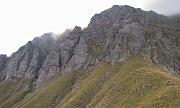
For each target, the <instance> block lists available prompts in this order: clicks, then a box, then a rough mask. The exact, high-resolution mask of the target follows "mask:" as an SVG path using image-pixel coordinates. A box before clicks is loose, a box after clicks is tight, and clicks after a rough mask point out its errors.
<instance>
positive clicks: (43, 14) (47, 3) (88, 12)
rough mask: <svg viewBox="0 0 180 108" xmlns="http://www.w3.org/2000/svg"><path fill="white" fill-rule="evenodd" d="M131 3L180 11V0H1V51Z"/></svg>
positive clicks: (83, 24) (160, 10)
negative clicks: (113, 7)
mask: <svg viewBox="0 0 180 108" xmlns="http://www.w3.org/2000/svg"><path fill="white" fill-rule="evenodd" d="M115 4H116V5H130V6H132V7H135V8H142V9H143V10H146V11H149V10H153V11H156V12H157V13H160V14H166V15H167V14H168V15H169V14H175V13H180V6H179V5H180V0H0V54H7V55H10V54H11V53H13V52H15V51H17V50H18V48H19V47H21V46H22V45H24V44H26V43H27V42H28V41H29V40H32V39H33V38H34V37H35V36H41V35H42V34H44V33H47V32H53V33H62V32H63V31H64V30H65V29H66V28H73V27H74V26H76V25H78V26H81V27H86V26H87V25H88V23H89V22H90V19H91V17H92V16H93V15H94V14H95V13H99V12H101V11H103V10H105V9H108V8H110V7H112V6H113V5H115Z"/></svg>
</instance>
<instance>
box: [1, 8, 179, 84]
mask: <svg viewBox="0 0 180 108" xmlns="http://www.w3.org/2000/svg"><path fill="white" fill-rule="evenodd" d="M179 43H180V23H179V20H177V18H169V17H166V16H164V15H160V14H157V13H155V12H153V11H143V10H141V9H139V8H138V9H135V8H133V7H130V6H118V5H114V6H113V7H111V8H110V9H107V10H105V11H103V12H101V13H99V14H95V15H94V16H93V17H92V18H91V21H90V23H89V25H88V27H87V28H85V29H83V30H82V29H81V27H78V26H76V27H75V28H74V29H73V30H72V31H70V30H66V32H65V33H64V34H62V35H61V36H59V37H56V38H54V37H53V33H46V34H44V35H42V36H41V37H36V38H34V39H33V40H32V41H29V42H28V43H27V44H26V45H24V46H22V47H21V48H19V50H18V51H17V52H15V53H13V54H12V56H11V57H10V58H9V60H8V62H6V58H7V57H4V59H3V60H1V58H2V57H1V56H0V73H1V74H0V78H1V80H2V79H3V78H4V77H6V79H7V78H9V77H12V76H16V77H19V78H33V79H35V82H37V84H39V82H41V81H42V80H43V79H45V78H47V77H48V76H51V75H54V74H57V73H67V72H72V71H76V70H80V69H86V68H90V67H92V66H95V65H96V64H98V63H99V62H100V61H101V60H106V61H110V62H111V64H114V63H115V62H124V61H127V60H128V58H129V57H130V56H131V55H133V54H141V55H143V56H144V58H146V59H147V60H149V61H151V62H154V63H156V64H157V65H159V66H161V67H163V68H164V69H166V70H168V71H169V72H170V73H173V74H174V73H175V74H180V44H179ZM2 61H5V62H2ZM5 64H6V66H5ZM2 70H3V71H2Z"/></svg>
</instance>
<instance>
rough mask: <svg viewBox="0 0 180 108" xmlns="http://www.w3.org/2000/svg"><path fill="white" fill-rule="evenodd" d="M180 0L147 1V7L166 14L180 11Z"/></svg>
mask: <svg viewBox="0 0 180 108" xmlns="http://www.w3.org/2000/svg"><path fill="white" fill-rule="evenodd" d="M179 4H180V0H152V1H151V2H146V5H145V6H146V7H145V8H146V9H151V10H154V11H156V12H157V13H160V14H164V15H173V14H177V13H180V6H179Z"/></svg>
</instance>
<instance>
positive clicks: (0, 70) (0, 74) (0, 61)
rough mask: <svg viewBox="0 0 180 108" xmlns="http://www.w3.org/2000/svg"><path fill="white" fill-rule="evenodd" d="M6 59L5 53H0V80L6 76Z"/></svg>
mask: <svg viewBox="0 0 180 108" xmlns="http://www.w3.org/2000/svg"><path fill="white" fill-rule="evenodd" d="M7 60H8V57H7V56H6V55H3V54H1V55H0V82H1V81H2V80H3V79H4V78H5V76H6V73H5V67H6V62H7Z"/></svg>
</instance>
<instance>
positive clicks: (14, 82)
mask: <svg viewBox="0 0 180 108" xmlns="http://www.w3.org/2000/svg"><path fill="white" fill-rule="evenodd" d="M31 82H32V80H31V79H28V80H20V79H18V78H15V77H12V78H9V79H7V80H5V81H3V82H1V83H0V108H10V107H12V106H13V105H14V104H16V103H17V102H18V101H20V100H22V99H23V98H24V97H25V96H26V95H27V94H28V93H29V92H30V90H31V86H32V83H31Z"/></svg>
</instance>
